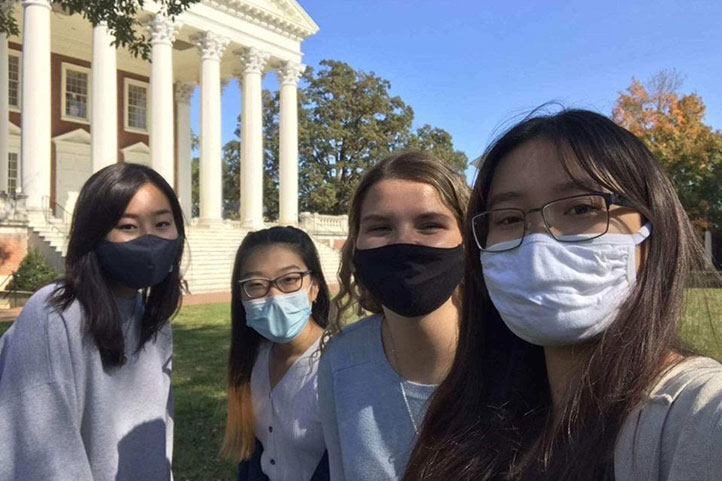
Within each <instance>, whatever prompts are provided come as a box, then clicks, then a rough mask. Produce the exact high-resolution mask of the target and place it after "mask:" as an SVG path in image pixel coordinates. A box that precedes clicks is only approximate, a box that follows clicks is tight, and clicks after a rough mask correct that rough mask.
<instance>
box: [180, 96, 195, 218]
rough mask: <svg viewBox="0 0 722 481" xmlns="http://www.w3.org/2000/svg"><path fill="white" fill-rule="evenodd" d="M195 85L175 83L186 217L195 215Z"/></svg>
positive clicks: (181, 193) (181, 188) (181, 198)
mask: <svg viewBox="0 0 722 481" xmlns="http://www.w3.org/2000/svg"><path fill="white" fill-rule="evenodd" d="M193 90H194V86H193V85H190V84H182V83H177V84H176V85H175V106H176V107H175V109H176V115H177V116H178V120H177V124H176V125H177V128H176V139H177V144H178V150H177V152H178V180H177V184H178V198H179V199H180V204H181V207H182V208H183V213H184V214H185V216H186V219H188V220H190V219H191V217H192V216H193V208H192V207H193V204H192V195H191V192H192V190H193V180H192V178H191V150H192V149H193V146H192V145H191V144H192V142H191V95H193Z"/></svg>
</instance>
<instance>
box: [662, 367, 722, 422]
mask: <svg viewBox="0 0 722 481" xmlns="http://www.w3.org/2000/svg"><path fill="white" fill-rule="evenodd" d="M650 398H651V399H652V400H657V401H659V402H662V403H664V404H669V405H670V406H671V407H687V406H688V407H689V409H691V410H692V411H695V410H699V409H703V408H704V409H713V408H717V409H720V408H721V407H722V406H720V405H719V404H717V405H715V401H717V402H719V401H720V400H722V364H720V363H719V362H717V361H715V360H714V359H710V358H707V357H690V358H687V359H684V360H683V361H681V362H680V363H678V364H677V365H675V366H674V367H672V368H671V369H669V370H668V371H667V372H666V373H665V374H663V375H662V377H661V379H660V381H659V382H658V383H657V385H656V386H655V388H654V389H653V390H652V392H651V395H650Z"/></svg>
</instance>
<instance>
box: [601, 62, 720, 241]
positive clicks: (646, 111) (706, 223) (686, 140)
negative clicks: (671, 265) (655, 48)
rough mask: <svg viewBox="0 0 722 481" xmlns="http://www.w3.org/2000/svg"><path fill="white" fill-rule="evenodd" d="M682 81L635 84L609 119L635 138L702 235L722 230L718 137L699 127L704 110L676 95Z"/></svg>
mask: <svg viewBox="0 0 722 481" xmlns="http://www.w3.org/2000/svg"><path fill="white" fill-rule="evenodd" d="M681 85H682V79H681V76H680V75H679V74H678V73H677V72H676V71H674V70H672V71H662V72H659V73H658V74H656V75H655V76H654V77H653V78H652V79H651V80H650V81H649V82H648V83H647V84H644V85H643V84H641V83H640V82H639V81H637V80H636V79H634V80H633V81H632V84H631V85H630V86H629V87H628V88H627V90H626V92H623V93H620V95H619V98H618V99H617V103H616V105H615V107H614V111H613V118H614V120H615V121H616V122H617V123H619V124H620V125H622V126H624V127H625V128H627V129H629V130H630V131H631V132H632V133H633V134H635V135H637V136H638V137H640V138H641V139H642V140H643V141H644V142H645V144H646V145H647V147H649V149H650V150H651V151H652V152H653V153H654V154H655V156H656V157H657V158H658V159H659V160H660V161H661V162H662V164H663V165H664V168H665V169H666V171H667V173H668V175H669V176H670V178H671V179H672V182H673V183H674V185H675V187H676V189H677V192H678V194H679V197H680V200H681V201H682V204H683V205H684V207H685V209H686V210H687V213H688V214H689V216H690V219H692V221H693V222H694V223H695V224H696V225H697V226H698V227H699V228H701V229H712V228H716V229H720V228H722V196H721V195H720V186H722V133H721V132H720V131H715V130H713V129H712V128H711V127H710V126H708V125H706V124H705V123H704V114H705V105H704V102H703V101H702V98H701V97H700V96H699V95H697V94H695V93H691V94H686V95H681V94H679V93H678V90H679V88H680V86H681Z"/></svg>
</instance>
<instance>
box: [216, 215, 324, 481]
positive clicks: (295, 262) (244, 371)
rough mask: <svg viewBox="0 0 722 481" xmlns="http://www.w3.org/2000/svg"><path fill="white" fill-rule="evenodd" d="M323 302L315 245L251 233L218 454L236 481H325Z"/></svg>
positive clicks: (296, 237) (237, 276)
mask: <svg viewBox="0 0 722 481" xmlns="http://www.w3.org/2000/svg"><path fill="white" fill-rule="evenodd" d="M328 310H329V295H328V287H327V286H326V281H325V280H324V277H323V272H322V271H321V262H320V260H319V256H318V252H317V251H316V247H315V246H314V245H313V240H311V238H310V237H309V236H308V234H306V233H305V232H303V231H302V230H300V229H297V228H295V227H271V228H270V229H263V230H259V231H256V232H251V233H249V234H248V235H247V236H246V237H245V238H244V239H243V242H242V243H241V245H240V247H239V248H238V252H237V253H236V260H235V263H234V267H233V276H232V280H231V325H232V328H231V349H230V358H229V364H228V417H227V420H226V435H225V439H224V442H223V448H222V452H223V454H224V455H225V456H226V457H228V458H231V459H234V460H237V461H238V460H240V461H241V463H240V465H239V474H238V480H239V481H263V480H266V481H268V480H270V481H309V480H310V481H324V480H328V461H327V458H326V457H325V456H324V452H325V450H326V448H325V445H324V442H323V432H322V430H321V420H320V417H319V412H318V389H317V386H318V384H317V370H318V358H319V355H320V353H319V341H320V339H321V333H322V332H323V329H324V328H325V327H326V325H327V324H328Z"/></svg>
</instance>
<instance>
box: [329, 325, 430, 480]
mask: <svg viewBox="0 0 722 481" xmlns="http://www.w3.org/2000/svg"><path fill="white" fill-rule="evenodd" d="M435 389H436V386H435V385H428V384H417V383H414V382H411V381H407V380H406V379H403V378H402V377H401V376H399V374H398V373H397V372H396V371H394V369H393V367H391V364H389V361H388V359H387V358H386V354H385V353H384V348H383V344H382V341H381V316H378V315H377V316H372V317H368V318H366V319H363V320H360V321H358V322H356V323H355V324H352V325H350V326H349V327H347V328H345V329H344V330H343V332H342V333H341V334H339V335H337V336H336V337H334V338H333V339H332V340H331V342H330V343H329V345H328V347H327V348H326V350H325V352H324V353H323V355H322V356H321V360H320V362H319V366H318V398H319V410H320V412H321V423H322V426H323V437H324V441H325V442H326V449H328V461H329V468H330V474H331V480H332V481H343V480H348V481H352V480H353V481H357V480H369V481H371V480H373V481H386V480H396V479H401V477H402V476H403V475H404V471H405V470H406V464H407V462H408V460H409V456H410V455H411V450H412V449H413V447H414V444H415V443H416V433H415V429H414V424H415V425H416V426H417V427H418V428H421V424H422V422H423V419H424V415H425V414H426V408H427V402H428V399H429V397H430V396H431V394H432V393H433V392H434V390H435Z"/></svg>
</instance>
